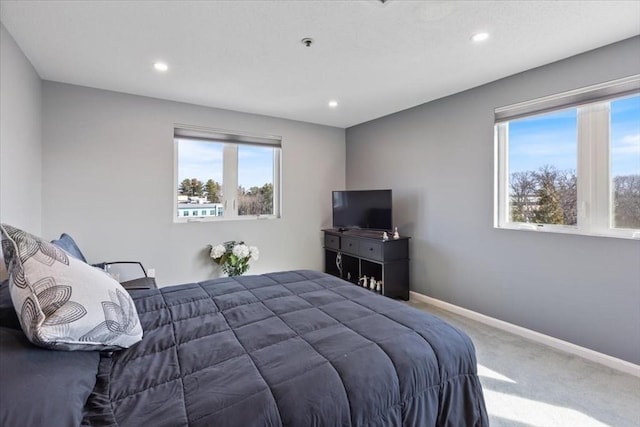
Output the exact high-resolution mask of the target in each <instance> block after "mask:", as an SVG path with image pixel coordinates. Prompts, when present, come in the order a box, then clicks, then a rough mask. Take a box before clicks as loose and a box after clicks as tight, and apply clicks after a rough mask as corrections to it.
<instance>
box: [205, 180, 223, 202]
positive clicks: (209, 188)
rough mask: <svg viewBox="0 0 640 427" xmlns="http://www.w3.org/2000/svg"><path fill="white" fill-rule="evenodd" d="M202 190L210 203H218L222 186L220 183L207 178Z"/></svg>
mask: <svg viewBox="0 0 640 427" xmlns="http://www.w3.org/2000/svg"><path fill="white" fill-rule="evenodd" d="M204 191H205V193H206V195H207V199H208V200H209V202H211V203H220V200H221V195H222V186H221V185H220V183H218V182H216V181H214V180H212V179H209V180H207V182H206V184H205V185H204Z"/></svg>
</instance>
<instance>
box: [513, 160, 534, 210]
mask: <svg viewBox="0 0 640 427" xmlns="http://www.w3.org/2000/svg"><path fill="white" fill-rule="evenodd" d="M509 186H510V187H511V188H510V192H509V194H510V196H511V221H513V222H531V221H532V220H533V207H534V206H535V200H534V198H535V191H536V180H535V176H534V174H533V172H531V171H525V172H514V173H512V174H511V179H510V180H509Z"/></svg>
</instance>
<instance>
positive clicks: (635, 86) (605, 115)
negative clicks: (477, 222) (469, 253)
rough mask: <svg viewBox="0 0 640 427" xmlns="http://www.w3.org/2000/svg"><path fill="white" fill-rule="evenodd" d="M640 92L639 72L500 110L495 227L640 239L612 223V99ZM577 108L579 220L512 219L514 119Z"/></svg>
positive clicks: (496, 142) (497, 119)
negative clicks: (563, 222)
mask: <svg viewBox="0 0 640 427" xmlns="http://www.w3.org/2000/svg"><path fill="white" fill-rule="evenodd" d="M638 95H640V75H634V76H630V77H626V78H623V79H618V80H614V81H611V82H606V83H602V84H599V85H593V86H589V87H586V88H581V89H576V90H573V91H569V92H564V93H561V94H557V95H551V96H548V97H544V98H539V99H536V100H532V101H527V102H523V103H519V104H513V105H509V106H506V107H500V108H496V109H495V122H494V228H501V229H510V230H529V231H541V232H554V233H566V234H579V235H589V236H603V237H614V238H627V239H640V229H630V228H615V227H613V204H612V200H611V199H612V191H611V190H612V189H611V185H612V179H613V177H612V176H611V170H610V169H611V167H610V166H611V165H610V151H611V140H610V123H609V121H610V103H611V102H612V101H615V100H616V99H620V98H624V97H627V96H638ZM567 108H576V109H577V141H576V142H577V149H578V151H577V159H576V160H577V174H576V177H577V224H576V225H575V226H574V225H558V224H536V223H523V222H514V221H511V215H510V197H511V196H510V193H509V180H510V176H509V175H510V174H509V140H508V126H509V122H511V121H513V120H517V119H520V118H524V117H531V116H535V115H540V114H543V113H548V112H554V111H560V110H563V109H567Z"/></svg>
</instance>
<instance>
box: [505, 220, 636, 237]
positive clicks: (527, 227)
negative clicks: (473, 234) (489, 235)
mask: <svg viewBox="0 0 640 427" xmlns="http://www.w3.org/2000/svg"><path fill="white" fill-rule="evenodd" d="M494 228H496V229H501V230H514V231H527V232H534V233H556V234H573V235H578V236H589V237H608V238H614V239H625V240H640V231H638V230H628V229H612V230H610V232H609V233H595V232H585V231H582V230H579V229H578V228H577V227H567V226H561V225H545V224H539V225H538V224H513V223H511V224H504V225H497V226H494Z"/></svg>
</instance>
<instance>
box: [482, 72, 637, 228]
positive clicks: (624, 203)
mask: <svg viewBox="0 0 640 427" xmlns="http://www.w3.org/2000/svg"><path fill="white" fill-rule="evenodd" d="M495 114H496V125H495V136H496V211H495V226H496V227H499V228H515V229H530V230H540V231H555V232H567V233H578V234H594V235H605V236H615V237H635V238H640V76H633V77H630V78H625V79H620V80H617V81H614V82H609V83H605V84H602V85H596V86H592V87H589V88H584V89H580V90H576V91H571V92H567V93H564V94H560V95H555V96H551V97H546V98H542V99H539V100H534V101H529V102H525V103H521V104H516V105H512V106H508V107H502V108H498V109H496V113H495Z"/></svg>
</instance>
